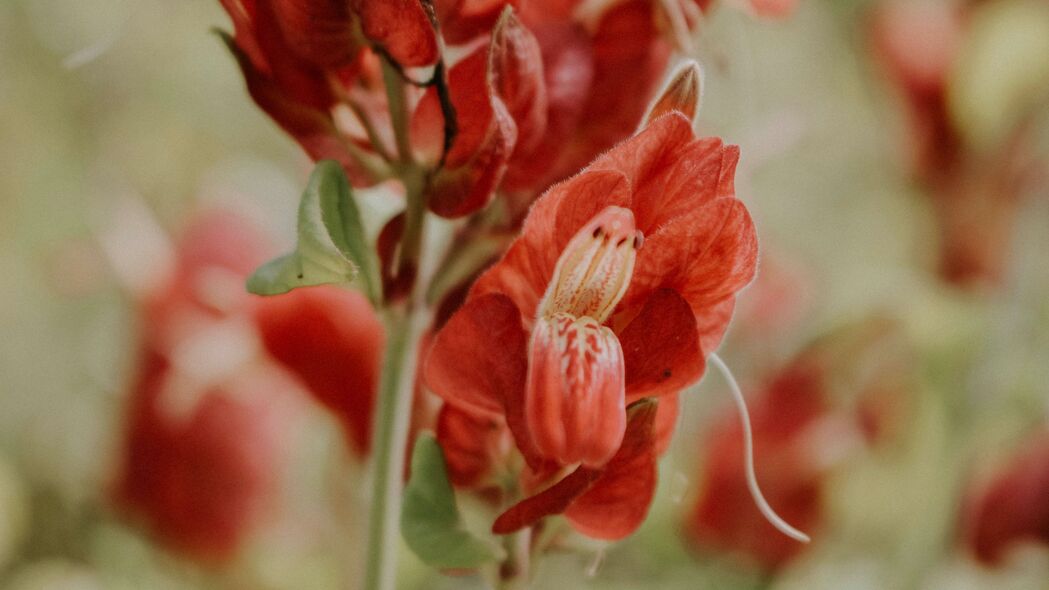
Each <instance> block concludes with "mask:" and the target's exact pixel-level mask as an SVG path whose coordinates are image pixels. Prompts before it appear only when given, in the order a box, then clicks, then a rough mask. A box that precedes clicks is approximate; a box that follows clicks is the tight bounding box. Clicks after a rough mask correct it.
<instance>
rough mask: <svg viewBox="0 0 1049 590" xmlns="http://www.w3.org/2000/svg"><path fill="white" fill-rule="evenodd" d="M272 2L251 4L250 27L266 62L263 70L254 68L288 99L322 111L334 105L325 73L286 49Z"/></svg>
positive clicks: (267, 0)
mask: <svg viewBox="0 0 1049 590" xmlns="http://www.w3.org/2000/svg"><path fill="white" fill-rule="evenodd" d="M275 2H276V0H262V1H260V2H258V3H257V4H256V5H255V17H254V20H253V22H252V27H253V28H254V35H255V41H256V42H257V44H258V48H259V50H260V51H261V53H262V56H263V57H264V58H265V62H266V63H265V68H263V67H261V66H256V67H257V68H259V71H260V72H262V75H264V76H265V77H266V78H268V79H270V80H272V81H273V83H274V84H276V86H277V87H278V88H279V89H280V92H281V93H282V94H284V95H285V96H287V97H288V98H289V99H290V100H292V101H294V102H296V103H300V104H303V105H306V106H308V107H310V108H313V109H317V110H326V109H328V108H330V107H331V106H332V105H333V104H335V102H336V96H335V93H334V92H333V90H332V87H331V82H330V80H329V79H328V73H327V72H326V71H325V70H324V69H323V68H320V67H318V66H317V65H315V64H312V63H310V62H308V61H305V60H303V59H302V58H300V57H299V56H297V55H296V54H295V52H293V51H292V50H291V48H290V47H289V46H288V41H287V39H285V37H284V31H283V30H282V29H281V23H280V20H281V19H280V15H278V14H277V11H276V6H275Z"/></svg>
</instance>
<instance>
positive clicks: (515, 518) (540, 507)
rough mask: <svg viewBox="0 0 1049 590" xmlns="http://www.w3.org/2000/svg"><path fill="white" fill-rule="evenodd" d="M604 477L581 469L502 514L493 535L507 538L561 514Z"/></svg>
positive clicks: (591, 470)
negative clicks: (542, 520) (546, 518)
mask: <svg viewBox="0 0 1049 590" xmlns="http://www.w3.org/2000/svg"><path fill="white" fill-rule="evenodd" d="M600 475H601V472H600V471H595V470H593V469H587V468H585V467H580V468H578V469H576V470H575V471H573V472H572V473H571V474H570V475H569V476H567V477H565V478H564V479H562V480H561V481H559V482H557V483H556V484H554V485H553V486H551V487H549V488H547V489H545V490H543V491H542V492H540V493H538V494H536V495H534V496H531V497H529V498H525V499H524V500H521V501H520V502H518V503H517V504H514V505H513V506H511V507H510V508H509V509H508V510H507V511H506V512H503V513H502V514H500V515H499V518H496V519H495V522H494V523H493V524H492V532H493V533H495V534H497V535H508V534H510V533H513V532H515V531H519V530H521V529H523V528H525V527H527V526H531V525H532V524H534V523H535V522H536V521H538V520H539V519H540V518H543V517H544V516H552V515H554V514H561V513H562V512H564V511H565V509H566V508H568V506H569V505H570V504H571V503H572V500H575V499H576V498H578V497H579V495H580V494H582V493H583V492H585V491H586V490H587V488H589V487H590V486H591V485H592V484H593V483H594V481H596V480H597V478H598V477H599V476H600Z"/></svg>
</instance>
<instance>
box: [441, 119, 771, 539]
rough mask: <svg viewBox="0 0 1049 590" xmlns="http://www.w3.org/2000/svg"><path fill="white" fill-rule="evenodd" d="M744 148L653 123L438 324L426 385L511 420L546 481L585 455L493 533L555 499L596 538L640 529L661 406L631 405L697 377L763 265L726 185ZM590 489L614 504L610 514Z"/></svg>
mask: <svg viewBox="0 0 1049 590" xmlns="http://www.w3.org/2000/svg"><path fill="white" fill-rule="evenodd" d="M738 154H739V152H738V149H737V148H735V147H734V146H725V145H723V144H722V142H721V140H719V139H716V138H709V139H697V138H695V136H694V135H693V133H692V130H691V124H690V121H689V120H688V119H686V118H685V117H683V116H681V115H680V114H676V113H671V114H669V115H666V116H663V117H661V118H659V119H657V120H656V121H655V122H653V123H652V124H651V125H650V126H649V127H648V128H646V129H645V130H643V131H642V132H640V133H639V134H638V135H637V136H636V137H634V138H633V139H631V140H628V141H626V142H624V143H622V144H620V145H619V146H617V147H615V148H614V149H613V150H612V151H610V152H609V153H608V154H606V155H605V156H602V157H601V158H599V159H598V160H596V161H595V162H594V163H593V164H592V165H591V166H590V167H589V168H587V169H586V170H584V171H583V172H582V173H580V174H579V175H578V176H576V177H574V178H572V179H570V180H568V181H566V182H564V183H562V184H559V185H557V186H555V187H553V188H552V189H550V190H549V191H548V192H547V193H546V194H545V195H544V196H543V197H541V198H540V199H539V200H538V201H537V202H536V204H535V206H534V207H533V208H532V211H531V213H530V214H529V216H528V218H527V220H526V221H525V223H524V227H523V229H522V233H521V236H520V237H519V238H518V239H517V240H516V241H515V242H514V243H513V245H512V246H511V247H510V249H509V251H508V252H507V253H506V255H505V256H504V257H503V259H502V260H501V261H500V262H499V263H497V264H496V265H495V266H494V267H492V268H491V269H489V270H488V271H487V272H485V273H484V274H483V275H482V276H481V277H480V279H479V280H478V281H477V282H476V283H475V285H474V287H473V289H472V290H471V292H470V295H469V296H468V298H467V301H466V303H465V305H464V306H463V307H462V309H460V310H459V311H458V312H457V313H456V314H455V315H454V316H453V317H452V318H451V319H450V320H449V321H448V323H447V324H446V325H445V326H444V328H443V329H442V330H441V331H440V332H439V333H438V334H437V336H436V338H435V341H434V345H433V349H432V352H431V354H430V356H429V359H428V361H427V365H426V381H427V384H428V385H429V386H430V388H431V389H433V390H434V391H435V392H436V393H437V394H438V395H440V396H441V397H442V398H444V400H445V401H446V402H447V403H448V404H449V405H451V406H453V407H455V408H457V409H458V410H460V411H464V412H468V413H470V414H472V415H474V416H476V417H478V418H482V419H488V420H492V421H496V422H500V421H501V422H502V423H504V424H505V425H506V427H507V428H509V430H510V432H511V433H512V435H513V438H514V442H515V444H516V447H517V449H518V450H519V451H520V452H521V454H522V455H523V456H524V458H525V460H526V461H527V463H528V465H529V467H530V469H531V470H532V471H533V472H534V473H533V475H534V476H535V478H536V479H537V481H538V483H540V484H542V483H547V482H548V481H549V480H550V478H551V477H553V476H554V475H555V474H556V473H557V472H559V471H561V470H562V469H563V468H572V467H574V466H576V465H579V467H578V469H576V471H575V472H574V473H573V474H572V475H570V476H569V477H567V478H564V479H562V480H560V482H558V483H556V484H555V485H554V486H553V487H551V488H549V489H547V490H546V491H544V492H542V493H541V494H539V495H538V496H535V497H533V498H530V499H528V500H525V501H524V502H522V503H521V504H519V505H518V506H516V507H514V508H512V509H511V510H510V511H508V512H507V513H506V514H504V517H501V518H500V520H498V521H497V522H496V525H495V530H496V532H499V533H503V532H509V531H510V530H514V529H515V528H520V527H521V526H526V525H528V524H530V523H532V522H534V521H535V520H537V519H538V518H541V517H542V516H545V515H547V514H552V513H556V512H561V511H562V510H565V511H566V514H567V516H568V517H569V519H570V520H571V521H572V522H573V523H574V524H575V526H576V527H577V528H579V529H580V530H582V531H583V532H585V533H586V534H588V535H591V536H596V537H604V538H619V537H622V536H624V535H626V534H629V533H630V532H631V531H632V530H633V529H634V528H636V527H637V525H639V524H640V522H641V520H642V518H643V516H644V514H645V512H646V511H647V507H648V503H649V501H650V499H651V494H652V491H653V486H654V482H655V476H654V470H655V451H654V448H655V445H656V444H657V443H656V436H655V428H654V424H655V414H656V411H655V404H651V403H645V404H641V405H637V406H636V407H635V408H634V409H633V410H632V411H630V412H629V414H628V412H627V406H628V405H631V404H634V403H635V402H637V401H640V400H642V399H643V398H647V397H653V396H664V395H671V394H675V393H677V392H678V391H679V390H680V389H682V388H683V387H685V386H687V385H689V384H690V383H693V382H695V381H696V380H697V379H698V378H699V377H700V376H701V375H702V373H703V370H704V364H705V363H704V356H705V354H708V353H709V352H710V351H712V350H714V348H716V346H717V344H718V343H719V342H720V339H721V336H722V334H723V333H724V331H725V328H726V327H727V324H728V320H729V318H730V316H731V313H732V308H733V306H734V301H735V293H736V292H737V291H738V290H739V289H740V288H742V287H743V286H744V285H746V284H747V283H748V282H749V281H750V279H751V278H752V276H753V273H754V266H755V262H756V255H757V241H756V238H755V236H754V229H753V225H752V223H751V220H750V216H749V214H748V213H747V211H746V209H745V208H744V207H743V205H742V203H740V202H739V201H738V200H737V199H736V198H735V197H734V196H733V190H734V189H733V173H734V169H735V164H736V161H737V159H738ZM643 237H644V241H642V238H643ZM649 470H651V472H652V477H651V478H649V477H647V476H645V477H633V478H632V477H631V474H634V475H636V474H638V473H648V472H649ZM628 480H629V481H628ZM596 498H612V499H614V500H615V502H614V503H613V504H609V505H605V507H604V509H603V512H604V513H605V514H604V515H603V516H602V517H601V518H595V517H596V516H597V515H596V513H594V512H592V511H593V510H595V509H596V504H592V503H591V500H593V499H596ZM609 501H611V500H609ZM608 514H618V515H620V517H621V518H619V519H616V518H609V517H608V516H607V515H608Z"/></svg>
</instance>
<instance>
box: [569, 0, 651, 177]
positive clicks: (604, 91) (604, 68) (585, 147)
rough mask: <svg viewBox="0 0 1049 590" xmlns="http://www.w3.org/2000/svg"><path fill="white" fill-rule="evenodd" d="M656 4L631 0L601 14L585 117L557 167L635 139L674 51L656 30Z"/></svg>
mask: <svg viewBox="0 0 1049 590" xmlns="http://www.w3.org/2000/svg"><path fill="white" fill-rule="evenodd" d="M653 4H654V3H653V2H651V0H628V1H626V2H620V3H617V4H615V5H614V6H612V7H611V8H609V9H608V10H606V11H605V13H604V14H603V15H602V18H601V21H600V22H599V23H598V27H597V31H596V32H595V34H594V37H593V56H594V78H593V83H592V85H591V90H590V98H589V100H588V101H587V102H586V106H585V108H584V111H583V112H584V113H585V114H586V115H585V118H584V119H583V120H582V121H581V123H580V127H579V129H578V130H577V133H576V134H575V138H576V139H575V141H573V142H572V143H571V144H570V145H569V146H568V147H567V148H565V150H564V151H565V155H564V157H563V158H562V160H561V161H560V163H559V165H560V167H562V169H563V170H565V172H564V173H568V174H570V173H572V172H573V171H575V170H578V169H579V168H581V167H582V166H585V165H586V164H587V163H588V162H590V161H591V160H593V159H594V158H595V157H596V156H597V155H598V154H600V153H601V152H604V151H605V150H607V149H608V148H610V147H612V146H613V145H615V143H616V142H617V141H620V140H622V139H624V138H626V137H629V136H630V135H632V134H633V133H634V131H635V130H636V129H637V127H638V124H639V123H640V122H641V119H642V117H643V116H644V114H645V110H646V109H647V108H648V104H649V101H650V100H651V99H652V97H653V95H654V94H655V93H656V91H657V90H658V89H659V84H660V83H661V82H662V80H663V72H664V71H665V69H666V64H667V61H668V59H669V56H670V48H669V46H668V45H667V43H666V42H665V41H663V38H662V35H661V34H660V32H659V31H658V30H657V29H656V26H655V19H654V18H653V16H654V15H653ZM564 173H562V174H564Z"/></svg>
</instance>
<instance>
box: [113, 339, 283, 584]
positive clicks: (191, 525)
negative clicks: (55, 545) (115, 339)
mask: <svg viewBox="0 0 1049 590" xmlns="http://www.w3.org/2000/svg"><path fill="white" fill-rule="evenodd" d="M140 362H141V368H140V369H139V371H140V373H139V376H138V378H137V382H136V384H135V386H134V387H133V389H132V393H131V401H130V407H129V410H128V421H129V422H128V425H127V434H126V439H125V441H124V443H123V444H124V456H123V458H122V463H121V467H120V474H119V476H118V479H117V483H116V488H115V490H114V496H115V500H116V501H117V502H118V504H119V505H120V506H121V507H122V508H123V509H124V510H126V511H128V512H129V513H130V514H131V515H132V516H133V517H134V518H136V519H138V520H140V521H141V522H142V524H143V525H144V526H145V527H146V528H147V529H148V530H149V531H150V532H151V533H152V534H153V535H155V536H156V537H157V538H158V539H159V540H160V541H161V542H163V543H164V544H165V545H166V546H168V547H169V548H171V549H173V550H175V551H177V552H179V553H182V554H185V555H187V556H188V557H192V558H194V559H196V560H198V561H202V562H205V563H211V564H218V563H221V562H224V561H227V560H229V559H231V558H232V557H234V556H235V555H236V553H237V551H238V550H239V549H240V547H241V546H242V545H243V543H244V541H245V540H246V539H247V538H248V537H249V536H250V535H251V534H252V533H253V532H254V531H255V529H256V528H257V527H258V526H259V525H260V524H261V523H262V521H263V520H264V519H265V516H266V514H268V513H269V512H271V508H272V502H273V501H274V499H275V494H276V492H277V488H278V486H277V484H278V474H279V473H280V471H281V463H282V462H283V459H284V453H283V450H284V447H285V444H286V443H285V435H286V434H287V430H288V428H287V426H288V415H287V412H286V411H284V410H282V407H281V396H283V395H286V394H287V393H288V391H293V390H294V385H292V384H291V383H289V382H288V381H287V380H286V378H285V377H284V376H283V374H282V373H280V372H279V371H276V372H275V371H273V370H267V369H265V368H255V369H251V370H247V371H242V372H240V373H238V375H236V376H235V377H233V378H232V379H230V380H227V381H225V382H224V383H222V384H216V385H214V386H211V387H206V388H205V389H204V390H203V391H198V390H194V389H190V390H188V391H186V390H183V389H182V388H184V387H186V386H188V387H190V388H193V387H194V385H192V384H189V383H185V382H182V381H181V380H182V379H183V378H184V377H185V376H184V375H182V374H180V372H179V371H178V370H175V369H173V368H172V366H171V364H170V363H169V362H168V360H167V359H166V358H165V357H164V356H163V355H161V354H158V353H157V352H156V351H154V350H151V349H149V348H148V347H147V349H146V351H145V353H144V355H143V358H142V359H141V361H140ZM184 395H189V396H193V397H195V398H196V402H195V403H193V405H192V407H190V408H187V409H185V410H180V409H178V406H179V404H180V403H181V402H179V401H178V400H179V397H181V396H184ZM284 401H285V402H286V401H287V399H286V398H285V399H284ZM183 414H184V415H183Z"/></svg>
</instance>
